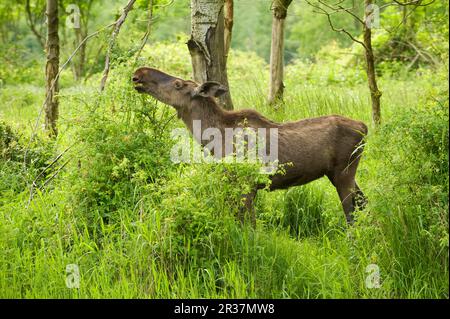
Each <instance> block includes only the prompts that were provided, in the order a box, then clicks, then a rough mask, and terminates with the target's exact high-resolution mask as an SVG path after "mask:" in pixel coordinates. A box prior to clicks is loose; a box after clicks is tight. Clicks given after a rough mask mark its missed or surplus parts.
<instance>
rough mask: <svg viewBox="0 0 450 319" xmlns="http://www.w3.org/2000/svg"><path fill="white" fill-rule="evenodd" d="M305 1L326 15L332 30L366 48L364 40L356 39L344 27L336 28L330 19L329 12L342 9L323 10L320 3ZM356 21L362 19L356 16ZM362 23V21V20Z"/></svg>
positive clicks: (320, 1)
mask: <svg viewBox="0 0 450 319" xmlns="http://www.w3.org/2000/svg"><path fill="white" fill-rule="evenodd" d="M305 1H306V3H307V4H309V5H310V6H311V7H313V8H315V9H317V10H319V11H315V12H316V13H319V14H323V15H326V16H327V19H328V24H329V25H330V27H331V29H332V30H333V31H335V32H342V33H345V34H346V35H347V36H348V37H349V38H350V39H351V40H352V41H353V42H356V43H358V44H360V45H362V46H363V47H364V49H366V50H367V47H366V45H365V44H364V42H362V41H360V40H358V39H356V38H355V37H354V36H353V35H352V34H351V33H350V32H348V31H347V30H345V29H344V28H340V29H338V28H336V27H335V26H334V24H333V21H332V20H331V14H333V13H337V12H339V11H342V10H333V12H328V11H327V10H325V9H324V8H322V7H321V6H320V5H318V4H314V3H311V2H310V1H308V0H305ZM319 3H321V4H323V2H322V0H319ZM325 6H326V7H328V8H330V7H329V6H328V5H325ZM346 12H347V11H346ZM351 15H352V16H354V14H353V13H351ZM358 21H362V20H361V19H359V18H358ZM363 23H364V22H363Z"/></svg>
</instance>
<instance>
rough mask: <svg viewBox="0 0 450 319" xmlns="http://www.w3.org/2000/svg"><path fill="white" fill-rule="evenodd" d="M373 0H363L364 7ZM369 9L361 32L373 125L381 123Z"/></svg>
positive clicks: (379, 92) (379, 97)
mask: <svg viewBox="0 0 450 319" xmlns="http://www.w3.org/2000/svg"><path fill="white" fill-rule="evenodd" d="M372 2H373V0H365V1H364V4H365V8H367V7H368V6H369V5H371V4H372ZM370 13H371V12H370V11H368V10H367V9H366V10H365V15H364V24H363V33H364V45H365V48H364V49H365V50H364V53H365V58H366V63H367V79H368V82H369V90H370V98H371V101H372V120H373V122H374V124H375V126H378V125H379V124H380V123H381V106H380V99H381V91H380V90H379V89H378V84H377V76H376V72H375V58H374V55H373V49H372V31H371V28H370V27H371V25H370V22H369V20H368V19H370Z"/></svg>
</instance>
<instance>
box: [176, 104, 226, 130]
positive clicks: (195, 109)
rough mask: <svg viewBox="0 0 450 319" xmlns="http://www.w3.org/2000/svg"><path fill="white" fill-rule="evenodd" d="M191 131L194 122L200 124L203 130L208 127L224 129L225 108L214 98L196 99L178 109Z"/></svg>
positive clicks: (179, 114)
mask: <svg viewBox="0 0 450 319" xmlns="http://www.w3.org/2000/svg"><path fill="white" fill-rule="evenodd" d="M178 116H179V117H180V118H181V119H182V120H183V122H184V124H185V125H186V126H187V128H188V129H189V131H190V132H191V133H193V128H194V123H195V124H196V125H197V126H198V125H200V128H201V130H202V131H203V130H205V129H207V128H218V129H222V128H223V125H224V110H222V109H221V108H220V107H219V106H218V105H217V103H216V102H215V101H214V99H213V98H203V99H194V100H192V102H191V104H190V105H189V106H188V107H186V108H183V109H182V110H179V111H178Z"/></svg>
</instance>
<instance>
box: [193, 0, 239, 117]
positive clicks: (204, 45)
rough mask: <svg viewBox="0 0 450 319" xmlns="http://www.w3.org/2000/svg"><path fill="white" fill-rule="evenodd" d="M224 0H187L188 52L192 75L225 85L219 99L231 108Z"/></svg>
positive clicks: (203, 80)
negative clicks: (188, 13)
mask: <svg viewBox="0 0 450 319" xmlns="http://www.w3.org/2000/svg"><path fill="white" fill-rule="evenodd" d="M223 11H224V0H191V38H190V40H189V41H188V43H187V46H188V49H189V53H190V54H191V60H192V68H193V77H194V80H195V81H196V82H198V83H204V82H206V81H217V82H220V83H221V84H223V85H225V86H227V87H228V92H227V93H225V94H223V95H222V96H220V98H219V100H220V103H221V104H222V106H223V107H224V108H226V109H233V103H232V100H231V95H230V91H229V85H228V76H227V69H226V52H225V40H224V24H225V23H224V12H223Z"/></svg>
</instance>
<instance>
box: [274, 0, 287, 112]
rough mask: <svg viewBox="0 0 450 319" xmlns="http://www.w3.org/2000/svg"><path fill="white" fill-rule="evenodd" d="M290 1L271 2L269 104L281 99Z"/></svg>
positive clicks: (278, 0)
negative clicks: (285, 37) (285, 29)
mask: <svg viewBox="0 0 450 319" xmlns="http://www.w3.org/2000/svg"><path fill="white" fill-rule="evenodd" d="M291 2H292V0H275V1H274V3H273V8H272V10H273V18H272V45H271V48H270V87H269V103H270V104H275V103H277V102H278V101H282V100H283V91H284V83H283V68H284V23H285V20H286V15H287V8H288V6H289V5H290V4H291Z"/></svg>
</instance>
